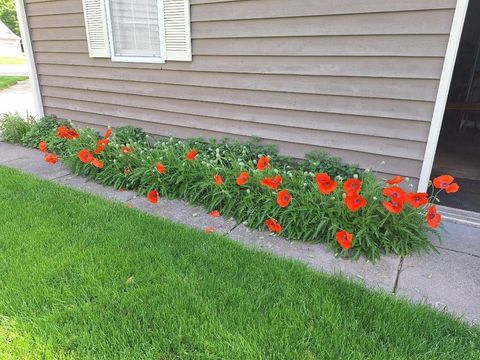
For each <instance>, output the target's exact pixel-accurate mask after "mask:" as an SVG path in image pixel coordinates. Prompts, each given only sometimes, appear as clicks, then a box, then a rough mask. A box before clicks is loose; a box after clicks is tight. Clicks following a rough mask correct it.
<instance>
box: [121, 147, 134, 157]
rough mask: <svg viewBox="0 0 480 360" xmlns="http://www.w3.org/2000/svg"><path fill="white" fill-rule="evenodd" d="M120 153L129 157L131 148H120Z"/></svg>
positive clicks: (131, 151)
mask: <svg viewBox="0 0 480 360" xmlns="http://www.w3.org/2000/svg"><path fill="white" fill-rule="evenodd" d="M120 151H121V152H122V153H124V154H126V155H130V154H132V153H133V148H132V147H131V146H122V148H121V149H120Z"/></svg>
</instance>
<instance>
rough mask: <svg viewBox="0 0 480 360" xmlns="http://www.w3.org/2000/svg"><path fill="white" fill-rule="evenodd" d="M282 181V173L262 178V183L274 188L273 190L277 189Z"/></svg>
mask: <svg viewBox="0 0 480 360" xmlns="http://www.w3.org/2000/svg"><path fill="white" fill-rule="evenodd" d="M281 183H282V177H281V176H280V175H276V176H275V177H271V178H264V179H262V180H260V184H262V185H263V186H266V187H269V188H270V189H273V190H277V189H278V187H279V186H280V184H281Z"/></svg>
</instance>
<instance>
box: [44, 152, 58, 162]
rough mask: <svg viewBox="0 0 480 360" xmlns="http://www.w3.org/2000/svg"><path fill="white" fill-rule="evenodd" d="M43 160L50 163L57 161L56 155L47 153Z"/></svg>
mask: <svg viewBox="0 0 480 360" xmlns="http://www.w3.org/2000/svg"><path fill="white" fill-rule="evenodd" d="M45 162H47V163H50V164H56V163H57V162H58V156H57V155H55V154H47V155H45Z"/></svg>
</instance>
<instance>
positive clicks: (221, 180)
mask: <svg viewBox="0 0 480 360" xmlns="http://www.w3.org/2000/svg"><path fill="white" fill-rule="evenodd" d="M213 180H215V184H216V185H222V184H223V179H222V177H221V176H220V175H218V174H217V175H215V176H214V177H213Z"/></svg>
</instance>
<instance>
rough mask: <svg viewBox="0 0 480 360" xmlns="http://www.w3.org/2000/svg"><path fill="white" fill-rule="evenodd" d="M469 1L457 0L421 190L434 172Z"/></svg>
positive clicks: (426, 186)
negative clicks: (433, 168)
mask: <svg viewBox="0 0 480 360" xmlns="http://www.w3.org/2000/svg"><path fill="white" fill-rule="evenodd" d="M468 1H469V0H457V6H456V8H455V14H454V16H453V23H452V29H451V31H450V38H449V40H448V45H447V52H446V54H445V61H444V63H443V69H442V76H441V78H440V84H439V87H438V93H437V99H436V101H435V108H434V110H433V117H432V122H431V124H430V132H429V134H428V140H427V147H426V149H425V157H424V159H423V164H422V171H421V173H420V181H419V183H418V191H419V192H425V191H426V190H427V188H428V182H429V180H430V175H431V173H432V167H433V161H434V159H435V152H436V151H437V145H438V138H439V136H440V130H441V128H442V121H443V115H444V113H445V107H446V105H447V98H448V92H449V90H450V83H451V81H452V75H453V70H454V68H455V61H456V60H457V52H458V47H459V45H460V39H461V37H462V31H463V24H464V23H465V16H466V14H467V9H468Z"/></svg>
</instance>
